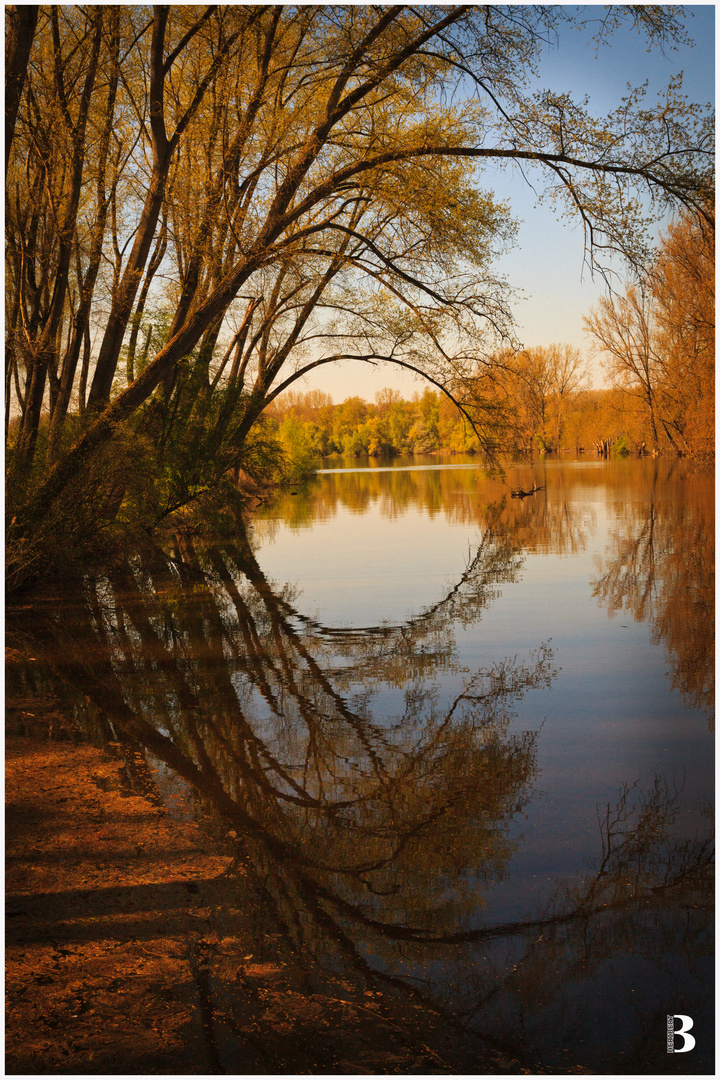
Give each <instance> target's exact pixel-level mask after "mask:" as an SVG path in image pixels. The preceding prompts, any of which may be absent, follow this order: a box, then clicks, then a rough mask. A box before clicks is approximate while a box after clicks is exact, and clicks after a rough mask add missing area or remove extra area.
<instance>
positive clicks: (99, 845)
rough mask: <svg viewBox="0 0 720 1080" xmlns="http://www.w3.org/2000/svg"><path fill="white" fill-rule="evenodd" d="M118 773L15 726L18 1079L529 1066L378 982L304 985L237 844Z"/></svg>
mask: <svg viewBox="0 0 720 1080" xmlns="http://www.w3.org/2000/svg"><path fill="white" fill-rule="evenodd" d="M21 730H22V729H21ZM120 768H121V765H120V762H119V760H114V759H113V758H112V757H111V755H110V752H109V751H105V750H100V749H97V748H95V747H93V746H89V745H87V744H83V743H73V742H71V741H64V742H52V741H46V740H43V739H40V738H34V737H32V738H31V737H27V736H26V735H22V734H13V733H10V734H8V736H7V738H6V889H7V909H6V911H7V921H6V926H7V931H6V965H7V967H6V971H7V975H6V991H7V1021H6V1072H7V1073H8V1074H10V1075H17V1074H47V1073H73V1074H88V1073H93V1074H115V1073H122V1074H131V1075H132V1074H142V1073H174V1074H177V1073H181V1074H183V1073H200V1074H207V1073H234V1074H243V1073H256V1072H257V1073H337V1074H358V1073H402V1074H408V1073H454V1072H459V1073H463V1072H472V1073H484V1072H488V1071H489V1072H511V1073H515V1072H520V1071H524V1070H521V1069H520V1068H519V1064H518V1062H515V1061H513V1060H511V1059H508V1058H507V1057H505V1056H503V1055H502V1054H501V1053H498V1052H497V1051H495V1050H491V1049H489V1048H487V1047H484V1046H481V1045H477V1044H476V1045H475V1047H474V1049H473V1048H470V1049H467V1048H466V1049H465V1051H464V1052H463V1053H460V1054H459V1051H458V1046H457V1043H456V1038H455V1037H453V1036H452V1034H451V1033H449V1032H447V1031H446V1030H445V1029H444V1026H443V1024H442V1021H441V1019H440V1018H439V1017H434V1016H432V1015H429V1014H427V1013H422V1012H417V1013H412V1012H406V1013H405V1014H402V1013H401V1012H398V1011H397V1009H393V1008H392V1007H389V1003H388V1002H387V1000H381V999H382V998H383V995H382V994H380V993H378V994H376V995H374V996H373V995H369V994H367V993H366V994H365V997H364V998H361V999H360V1000H357V996H356V1000H354V1001H353V1000H348V998H349V997H350V996H351V995H348V997H346V998H343V997H342V996H331V995H330V994H328V995H323V994H317V993H315V994H312V993H307V994H303V993H298V992H297V988H296V986H293V984H292V981H291V980H290V979H289V978H287V977H286V975H285V973H284V972H283V971H282V970H280V969H279V967H278V966H277V965H273V964H268V963H258V962H257V961H256V960H255V959H254V957H253V956H252V953H251V948H252V947H251V946H250V945H249V944H248V943H249V941H250V940H251V935H250V933H249V930H250V925H249V922H248V920H249V919H250V918H251V915H250V914H249V913H248V912H243V911H241V910H239V909H238V908H237V907H234V906H233V900H232V898H233V896H239V895H241V893H240V892H238V891H237V890H233V889H231V888H228V878H227V876H224V875H225V871H227V869H228V866H229V863H230V862H231V861H232V860H231V853H230V852H229V851H228V849H227V848H224V847H223V843H222V842H221V841H217V842H215V843H214V842H213V841H212V838H210V837H208V835H207V834H206V832H205V830H202V829H201V828H200V827H199V826H198V825H196V824H194V823H193V822H191V821H187V820H186V821H183V820H181V819H179V818H178V816H177V815H172V816H171V815H170V814H169V813H168V810H167V808H165V807H161V806H157V805H155V804H154V803H153V802H152V801H150V800H149V799H147V798H145V797H142V796H138V795H127V794H123V793H122V785H121V783H120V778H119V771H120ZM211 978H212V980H213V986H215V987H216V988H217V986H218V985H221V986H222V988H223V990H222V996H223V998H224V1000H225V1001H228V1000H231V1001H232V1002H233V1007H232V1009H231V1010H226V1011H223V1009H222V1008H219V1007H218V1001H219V998H218V994H217V990H216V992H215V1000H214V1001H213V997H212V993H211V990H210V980H211ZM451 1063H452V1064H451ZM527 1071H530V1070H527Z"/></svg>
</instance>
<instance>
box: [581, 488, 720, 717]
mask: <svg viewBox="0 0 720 1080" xmlns="http://www.w3.org/2000/svg"><path fill="white" fill-rule="evenodd" d="M662 479H663V480H664V479H665V478H664V477H663V478H662ZM660 481H661V476H660V471H659V466H656V467H655V472H654V474H653V477H652V483H651V484H650V485H649V487H648V488H647V489H646V498H645V499H643V500H642V501H637V500H634V501H628V502H625V503H622V504H619V505H618V506H617V507H616V521H617V524H616V527H615V529H614V532H613V534H612V538H611V547H610V552H609V554H608V556H607V557H606V558H605V559H603V560H597V564H598V571H599V576H598V578H597V580H596V581H595V582H594V583H593V595H594V596H596V597H597V598H598V600H599V601H600V603H602V604H604V605H605V606H606V607H607V609H608V611H609V613H610V614H611V615H612V614H616V613H618V612H620V611H623V610H624V611H627V612H628V613H629V614H631V615H632V617H633V618H634V619H635V620H636V621H638V622H640V621H647V622H648V623H649V624H650V626H651V629H652V636H653V640H654V641H655V642H662V643H663V644H664V646H665V649H666V652H667V656H668V661H669V669H670V679H671V683H672V686H673V687H674V688H676V689H678V690H680V692H681V694H682V695H683V697H684V699H685V700H686V702H687V704H688V705H690V706H691V707H692V708H696V709H702V710H704V711H707V712H709V713H712V709H713V706H714V691H715V678H714V676H715V663H714V610H715V572H714V566H715V542H714V537H715V522H714V511H713V493H712V488H711V487H710V484H711V483H712V479H711V478H708V477H706V476H704V475H703V474H701V473H694V472H692V471H690V470H688V471H687V472H683V473H682V475H681V476H679V477H678V478H677V480H676V482H675V483H674V484H673V485H671V484H668V483H666V482H663V483H661V482H660Z"/></svg>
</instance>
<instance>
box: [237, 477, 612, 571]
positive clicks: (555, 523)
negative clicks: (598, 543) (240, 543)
mask: <svg viewBox="0 0 720 1080" xmlns="http://www.w3.org/2000/svg"><path fill="white" fill-rule="evenodd" d="M598 480H599V477H598V474H597V471H596V470H593V469H591V468H582V469H580V470H579V471H578V472H577V473H572V474H570V477H568V476H567V475H566V473H565V472H564V471H563V470H552V469H542V468H540V467H538V468H537V469H530V468H527V467H526V468H517V469H511V470H510V471H509V473H508V480H507V481H500V480H493V479H488V478H486V477H481V476H480V474H479V473H478V472H477V470H476V469H474V468H448V469H427V470H423V469H402V468H393V469H378V470H368V471H358V472H351V473H345V472H337V473H332V472H330V473H327V474H324V475H323V476H322V477H319V478H318V479H317V480H316V481H315V482H314V483H311V484H310V485H309V486H308V488H307V489H306V490H305V491H303V492H302V493H297V492H296V493H292V494H290V493H285V494H281V495H279V496H278V498H277V499H276V500H275V501H274V502H273V503H272V505H271V506H270V507H265V508H264V509H262V510H261V512H260V514H259V516H258V517H257V518H256V520H255V528H256V531H257V533H258V535H259V536H260V537H266V538H269V539H272V538H273V537H274V536H275V534H276V533H277V530H278V529H279V527H280V525H281V523H282V524H284V525H285V526H289V527H290V528H306V527H308V526H309V525H310V524H311V523H312V522H314V521H315V522H317V521H325V520H328V519H329V518H332V517H334V516H336V515H337V514H338V513H339V512H341V511H345V512H347V511H349V512H351V513H352V514H364V513H367V512H369V511H370V510H371V509H372V510H374V511H375V512H377V513H379V514H380V515H381V516H382V517H386V518H397V517H399V516H402V515H403V514H405V513H407V512H408V511H410V510H414V511H420V512H422V513H423V514H424V515H427V516H428V517H430V518H432V517H435V516H436V515H439V514H443V515H444V517H445V518H446V519H447V520H448V521H449V522H451V523H452V524H458V525H459V524H462V525H468V524H471V525H477V526H478V527H479V528H480V530H481V531H483V532H484V531H485V530H488V529H489V530H490V531H492V532H493V534H494V535H495V536H499V535H504V536H505V537H507V538H508V539H511V541H512V543H513V545H514V546H515V547H516V549H518V550H524V551H532V552H552V553H555V554H563V555H567V554H573V553H577V552H580V551H583V550H584V548H585V547H586V545H587V542H588V537H589V536H590V534H591V532H592V530H593V527H594V525H595V523H596V513H595V508H594V507H593V506H592V505H591V504H590V503H589V502H583V501H577V500H576V499H575V498H574V491H575V490H576V489H577V488H578V485H579V487H580V489H582V490H584V489H585V488H586V487H587V488H589V490H590V491H591V492H592V491H594V490H595V489H596V488H597V486H598ZM533 481H535V482H536V483H537V484H539V485H541V490H540V491H538V492H537V494H536V495H534V496H533V497H532V498H529V499H524V500H523V499H513V498H512V497H511V495H510V489H511V487H513V486H514V487H517V486H523V485H525V486H526V487H528V488H529V487H530V486H531V484H532V482H533ZM606 483H607V477H606V476H605V477H603V479H602V484H603V486H604V485H605V484H606ZM298 496H299V497H298Z"/></svg>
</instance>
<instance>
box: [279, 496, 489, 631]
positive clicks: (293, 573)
mask: <svg viewBox="0 0 720 1080" xmlns="http://www.w3.org/2000/svg"><path fill="white" fill-rule="evenodd" d="M477 541H478V530H477V529H476V528H475V529H474V528H473V527H472V526H469V525H462V526H455V527H453V526H448V523H447V521H446V520H445V517H444V515H437V516H435V517H434V518H432V517H430V516H429V515H428V514H427V513H425V512H423V511H421V510H417V509H415V508H411V509H408V510H404V511H400V512H399V513H398V516H397V517H395V518H392V519H389V518H388V517H386V516H383V515H382V514H381V512H380V508H379V507H378V506H377V505H376V504H375V505H373V506H372V507H371V508H370V509H369V510H368V512H367V513H358V512H355V511H350V510H347V509H345V508H338V512H337V515H336V516H335V517H332V518H329V519H327V520H325V521H319V522H314V523H313V527H312V529H311V530H291V529H285V528H281V529H280V530H279V532H278V533H277V535H276V536H275V537H274V538H273V540H272V542H271V543H262V544H261V547H260V550H259V551H258V558H259V561H260V564H261V566H262V568H263V571H264V573H265V574H266V575H267V576H268V578H270V579H271V580H274V581H290V582H293V583H296V582H297V585H298V587H299V589H300V590H301V596H300V597H299V598H298V607H299V609H300V610H301V611H302V612H303V614H305V615H313V616H314V617H316V618H317V619H318V620H319V621H320V622H323V623H324V624H326V625H329V626H375V625H377V624H378V623H380V622H382V621H383V620H385V621H389V622H393V623H398V622H403V621H404V620H405V619H407V618H408V617H409V616H412V615H416V614H418V612H419V611H421V610H422V608H423V607H426V606H428V605H430V604H432V603H435V602H436V601H437V599H438V598H439V597H440V596H441V595H442V593H443V590H444V589H445V588H446V587H447V586H448V585H450V586H451V585H452V584H453V583H454V582H455V581H457V579H458V577H459V576H460V574H461V573H462V572H463V570H464V569H465V564H466V559H467V555H468V551H469V550H470V549H471V548H472V547H474V546H476V545H477Z"/></svg>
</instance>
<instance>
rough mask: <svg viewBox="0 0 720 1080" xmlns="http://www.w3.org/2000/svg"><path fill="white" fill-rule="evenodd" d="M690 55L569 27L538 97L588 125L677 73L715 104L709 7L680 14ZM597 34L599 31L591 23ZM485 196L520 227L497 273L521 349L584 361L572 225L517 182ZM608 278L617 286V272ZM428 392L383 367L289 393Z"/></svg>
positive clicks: (341, 371)
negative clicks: (548, 348) (572, 108)
mask: <svg viewBox="0 0 720 1080" xmlns="http://www.w3.org/2000/svg"><path fill="white" fill-rule="evenodd" d="M681 6H682V8H683V10H684V11H685V13H686V17H685V26H686V29H687V31H688V33H689V35H690V37H691V38H692V39H693V42H694V44H693V45H692V46H686V45H681V46H679V47H678V48H676V49H671V50H668V51H667V53H666V54H665V55H663V54H661V53H660V52H659V51H658V50H653V52H651V53H649V52H648V51H647V42H646V39H645V37H644V35H640V34H638V33H637V32H636V31H633V30H631V29H629V28H628V29H627V30H624V31H620V32H617V33H616V34H614V35H613V36H612V38H610V39H609V41H608V43H607V44H605V45H601V46H597V45H596V43H595V42H593V41H592V40H590V39H591V37H592V35H593V32H594V28H592V27H588V28H587V29H585V30H582V29H578V28H577V27H571V26H567V27H564V28H563V29H562V31H561V34H560V36H559V39H558V40H557V41H556V42H555V43H554V44H553V45H548V46H546V47H545V52H544V57H543V66H542V71H541V77H540V83H539V87H538V88H552V89H553V90H558V91H566V92H569V93H571V94H572V95H573V97H574V98H575V99H576V100H580V99H582V98H583V96H585V95H587V96H588V98H589V105H588V108H589V110H590V112H591V114H592V115H594V116H598V117H601V116H603V115H605V114H606V113H608V112H610V111H611V110H612V109H615V108H617V107H618V105H620V102H621V99H622V97H624V96H625V95H626V93H627V85H628V83H629V84H630V85H631V86H633V87H636V86H639V85H641V84H642V83H643V82H645V80H647V81H648V90H647V99H646V100H647V103H648V106H649V105H650V104H651V103H652V102H654V101H655V98H656V96H657V95H658V94H659V93H661V92H662V91H663V90H664V89H665V87H667V85H668V83H669V82H670V81H671V79H673V78H674V77H675V76H676V75H677V74H678V73H679V72H681V71H682V72H683V93H684V94H685V96H686V97H687V99H688V101H690V102H695V103H699V104H703V105H704V104H706V103H708V102H714V97H715V5H714V4H685V5H681ZM581 10H582V12H583V18H586V19H597V20H600V19H601V17H602V13H603V11H604V10H606V9H603V8H602V7H599V6H598V7H593V6H586V7H583V8H582V9H581ZM598 25H599V23H598ZM480 183H481V185H482V186H483V187H484V188H492V189H493V190H494V192H495V195H496V197H497V198H499V199H503V200H507V201H509V203H510V206H511V209H512V213H513V216H514V217H515V218H516V220H518V221H519V229H518V234H517V240H516V246H515V248H514V249H513V250H512V251H510V252H509V253H507V254H505V255H503V256H502V257H501V258H500V259H499V260H498V261H497V263H496V268H497V269H499V270H500V272H501V273H502V274H503V275H504V276H505V277H506V278H507V280H508V282H509V283H510V285H511V286H512V287H513V289H514V290H515V291H516V292H517V293H518V299H517V300H516V302H515V304H514V313H515V319H516V324H517V333H518V337H519V338H520V340H521V342H522V344H523V345H524V346H526V347H531V346H535V345H550V344H552V343H553V342H563V343H564V342H567V343H569V344H571V345H575V346H577V347H578V348H579V349H581V350H582V351H583V352H584V353H585V354H587V355H589V354H590V352H591V348H590V342H589V340H588V338H587V337H586V335H585V332H584V328H583V315H585V314H587V312H588V311H589V309H590V307H591V306H592V305H593V304H595V303H596V302H597V300H598V299H599V297H600V296H602V295H603V294H604V292H605V289H606V287H605V284H604V282H603V281H602V280H601V279H599V278H598V277H597V276H596V277H595V278H594V279H593V278H592V277H591V275H590V273H589V271H588V269H587V266H585V265H584V259H583V233H582V226H581V225H580V223H579V222H578V223H572V222H567V221H558V220H557V211H556V210H555V208H554V207H553V206H552V205H551V204H550V203H545V204H542V205H537V195H536V193H535V192H534V191H533V190H532V189H531V188H530V187H529V185H528V183H527V181H526V180H524V179H523V177H522V176H521V175H520V173H519V172H517V171H514V170H511V169H502V168H497V169H495V170H486V171H485V172H484V173H483V174H482V175H481V176H480ZM614 268H615V269H616V270H617V272H618V273H619V274H620V275H621V276H620V279H619V280H620V283H622V278H623V276H624V269H623V267H622V265H621V264H620V262H619V261H618V262H616V263H615V264H614ZM591 370H592V373H593V383H594V385H595V386H596V387H602V386H603V385H604V377H603V372H602V366H601V362H600V360H599V359H593V360H592V362H591ZM426 385H427V384H426V383H424V382H423V381H422V380H420V379H416V378H414V377H413V376H411V375H410V374H406V373H403V372H400V371H399V370H398V369H394V370H393V369H392V367H390V366H389V365H378V366H377V367H370V366H369V365H367V364H363V363H360V362H357V361H355V362H352V361H345V362H344V363H342V364H331V365H328V366H327V367H325V368H320V369H319V371H318V372H317V373H314V374H311V375H310V376H309V377H307V378H305V379H304V380H302V382H299V383H296V384H295V385H294V387H293V390H295V391H298V390H300V391H302V390H310V389H316V388H317V389H321V390H324V391H325V392H326V393H328V394H330V395H331V396H332V398H333V399H334V400H335V401H338V402H339V401H343V400H344V399H345V398H347V397H351V396H353V395H358V396H360V397H363V398H365V399H366V400H368V401H372V400H373V399H374V397H375V394H376V393H377V391H378V390H380V389H382V388H383V387H391V388H392V389H395V390H398V391H400V392H401V393H402V394H403V395H404V396H406V397H411V396H412V395H413V394H414V393H415V392H416V391H418V390H420V391H422V390H423V389H424V387H425V386H426Z"/></svg>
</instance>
